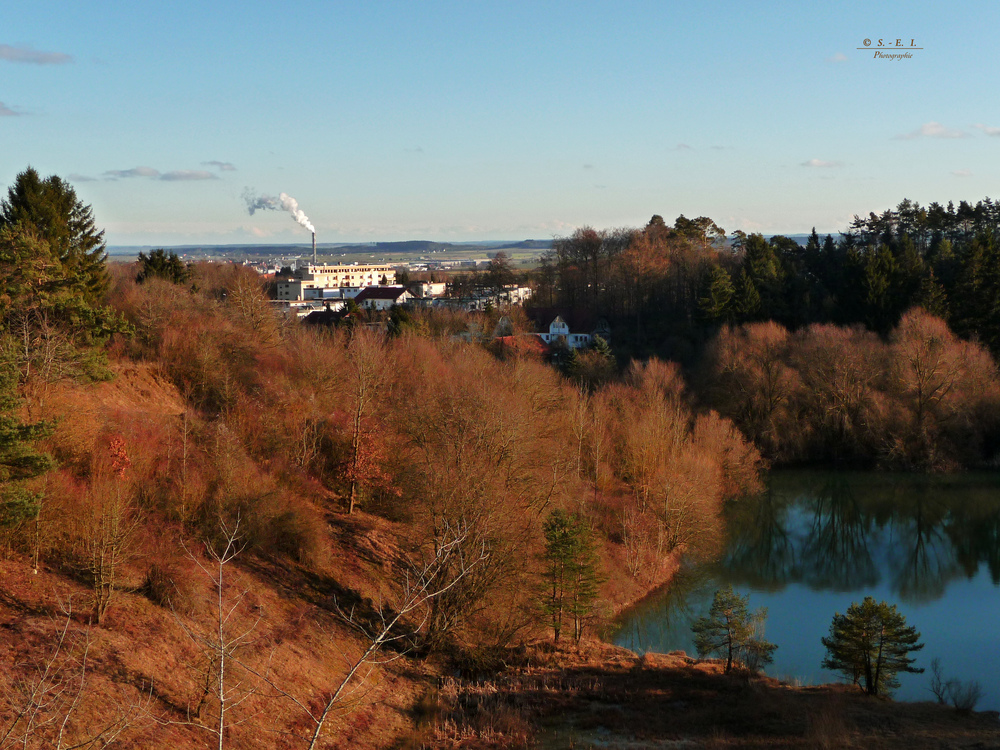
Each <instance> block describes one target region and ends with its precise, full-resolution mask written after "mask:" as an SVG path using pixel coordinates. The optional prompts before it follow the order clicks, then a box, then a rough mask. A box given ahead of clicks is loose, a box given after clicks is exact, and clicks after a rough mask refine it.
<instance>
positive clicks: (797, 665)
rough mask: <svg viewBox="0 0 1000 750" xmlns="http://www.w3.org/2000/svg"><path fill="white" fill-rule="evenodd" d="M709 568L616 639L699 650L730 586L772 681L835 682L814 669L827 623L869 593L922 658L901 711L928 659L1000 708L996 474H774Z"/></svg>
mask: <svg viewBox="0 0 1000 750" xmlns="http://www.w3.org/2000/svg"><path fill="white" fill-rule="evenodd" d="M725 520H726V528H727V542H726V546H725V550H724V551H723V552H722V554H721V555H720V556H719V558H718V559H717V560H714V561H711V562H702V563H694V562H689V563H687V564H686V565H685V566H684V568H683V569H682V571H681V572H680V574H679V575H678V576H677V578H676V579H675V580H674V582H673V583H672V584H671V585H670V586H669V587H668V588H667V589H665V590H664V591H662V592H660V593H658V594H656V595H654V596H651V597H649V598H648V599H646V600H645V601H643V602H641V603H640V604H639V605H637V606H636V607H634V608H633V609H631V610H629V611H627V612H625V613H624V614H623V616H622V618H621V619H620V621H619V625H618V628H617V629H616V632H615V633H614V634H613V636H612V637H613V641H614V642H615V643H617V644H619V645H621V646H625V647H626V648H630V649H633V650H636V651H639V652H645V651H657V652H667V651H672V650H676V649H683V650H684V651H687V652H688V653H689V654H692V655H693V654H694V653H695V652H696V649H695V646H694V639H693V637H692V634H691V624H692V623H693V622H694V621H695V620H696V619H697V618H699V617H701V616H703V615H706V614H707V613H708V609H709V606H710V605H711V602H712V597H713V594H714V592H715V590H716V589H718V588H720V587H721V586H724V585H726V584H731V585H732V586H733V588H734V589H735V590H736V591H737V592H738V593H740V594H749V595H750V608H751V609H756V608H757V607H761V606H764V607H767V609H768V618H767V632H766V637H767V639H768V640H770V641H772V642H773V643H776V644H778V650H777V651H776V652H775V659H774V663H773V664H772V665H771V666H770V667H768V669H767V672H768V674H771V675H774V676H776V677H781V678H785V679H789V680H798V681H799V682H800V683H802V684H819V683H825V682H836V681H839V680H840V679H841V677H840V675H839V674H838V673H834V672H829V671H827V670H824V669H821V668H820V663H821V662H822V660H823V657H824V656H825V653H826V649H825V648H824V647H823V645H822V643H821V642H820V638H822V637H823V636H826V635H828V634H829V629H830V621H831V620H832V618H833V615H834V613H835V612H840V613H843V612H844V611H846V609H847V608H848V606H850V604H851V603H852V602H860V601H861V600H862V599H863V598H864V597H865V596H868V595H871V596H873V597H875V599H876V600H877V601H881V600H885V601H887V602H889V603H890V604H896V605H898V607H899V611H900V612H901V613H902V614H903V615H904V616H905V617H906V621H907V624H909V625H913V626H914V627H916V628H917V630H919V631H920V633H921V636H922V639H921V640H922V642H923V643H924V644H926V645H925V647H924V648H923V650H921V651H920V652H918V653H916V654H914V655H915V656H916V657H917V662H916V663H915V665H914V666H917V667H924V668H925V669H926V670H927V671H926V672H925V673H924V674H900V675H899V680H900V683H901V686H900V688H899V689H898V690H897V691H896V693H895V696H896V698H897V699H898V700H934V696H933V695H932V694H931V692H930V691H929V690H928V686H929V685H930V661H931V659H933V658H934V657H938V658H939V659H940V660H941V667H942V672H943V673H944V675H945V677H957V678H959V679H961V680H970V679H974V680H978V681H979V682H980V684H981V685H982V686H983V688H984V690H985V691H986V692H985V695H984V697H983V699H982V700H981V701H980V703H979V705H978V708H979V709H980V710H983V709H991V710H1000V475H995V474H966V475H960V476H949V477H929V476H912V475H896V474H875V473H846V472H839V473H834V472H813V471H810V472H804V471H803V472H776V473H774V474H773V475H772V476H771V477H770V486H769V489H768V492H767V493H765V494H764V495H762V496H761V497H757V498H752V499H747V500H742V501H740V502H739V503H735V504H733V506H732V507H730V508H728V509H727V512H726V515H725Z"/></svg>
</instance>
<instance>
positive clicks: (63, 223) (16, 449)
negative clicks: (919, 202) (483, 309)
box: [0, 168, 1000, 750]
mask: <svg viewBox="0 0 1000 750" xmlns="http://www.w3.org/2000/svg"><path fill="white" fill-rule="evenodd" d="M904 208H905V210H904ZM932 208H933V207H932ZM939 208H940V207H937V208H933V210H932V209H928V210H926V211H924V210H923V209H919V208H918V207H915V206H913V205H910V204H906V206H903V205H902V204H901V207H900V209H899V210H898V211H896V212H889V213H888V214H886V215H883V216H879V217H876V216H872V217H871V218H870V219H868V220H864V221H861V220H859V221H858V222H856V226H852V227H851V229H850V230H849V231H848V232H847V233H845V235H844V236H843V237H842V239H841V241H840V242H839V243H835V242H834V241H833V240H832V238H829V237H828V238H827V239H826V240H825V241H823V242H821V241H820V240H819V239H818V237H814V238H813V240H811V241H810V243H809V245H808V246H807V247H805V248H799V247H798V246H795V247H792V245H791V244H789V243H787V242H783V241H782V240H781V238H772V239H771V240H770V241H765V240H764V239H763V238H762V237H760V236H759V235H750V236H746V237H744V236H741V235H737V236H736V240H735V243H734V244H731V245H730V244H726V243H725V242H724V240H725V234H724V233H723V231H722V230H721V229H720V228H719V227H717V226H716V225H715V224H714V223H713V222H711V221H710V220H708V219H695V220H686V219H684V218H683V217H680V218H679V219H678V220H677V222H676V223H675V225H674V226H673V227H667V226H666V225H665V224H664V223H663V222H662V220H657V218H656V217H654V220H653V221H652V222H650V224H649V225H648V226H647V227H645V228H644V229H642V230H635V231H624V230H623V231H618V232H597V231H594V230H589V229H583V230H580V231H578V232H576V233H575V234H574V235H573V236H571V237H569V238H566V239H564V240H560V241H559V242H557V243H556V245H555V250H554V253H553V255H552V256H551V257H550V258H548V259H547V260H546V262H545V263H543V265H542V267H541V269H539V271H538V273H537V275H536V278H535V281H534V283H535V284H536V298H537V299H539V300H541V301H542V304H546V305H548V307H550V308H553V309H554V308H560V307H561V308H564V309H566V310H568V311H569V314H573V313H578V314H589V315H590V316H591V317H596V316H601V317H605V318H606V319H607V320H608V321H609V322H610V323H611V324H612V331H613V340H612V347H613V350H601V351H594V352H588V353H585V354H583V355H581V356H580V358H579V359H577V360H576V364H575V365H572V366H570V367H567V366H566V361H565V360H564V361H562V366H561V368H560V367H554V366H553V365H552V363H551V362H548V361H545V360H544V359H542V358H540V357H538V356H537V355H536V354H535V353H533V352H532V351H530V350H524V351H522V350H520V349H518V348H516V347H514V348H509V347H498V346H497V345H496V343H495V342H493V341H492V340H491V338H490V337H489V336H483V335H478V336H470V335H462V334H463V332H464V333H468V332H469V331H479V332H480V333H482V332H484V331H490V330H493V328H494V326H495V324H496V323H497V317H498V313H499V311H491V312H487V313H462V312H456V311H448V310H437V309H427V310H412V311H395V312H394V313H392V314H391V315H389V316H388V320H380V319H377V317H371V316H366V315H364V314H360V313H356V314H352V315H350V316H347V317H346V318H345V319H343V320H342V321H341V322H340V324H339V325H335V326H329V327H327V326H305V325H302V324H300V323H298V322H297V321H296V320H295V319H294V318H288V317H282V316H279V315H276V314H275V313H274V310H273V309H272V306H271V304H270V301H269V299H268V295H267V291H266V290H267V286H266V283H265V281H264V280H263V279H261V278H260V277H259V276H257V275H256V273H254V272H252V271H250V270H248V269H246V268H244V267H241V266H238V265H234V264H212V263H196V264H191V265H183V264H180V263H179V262H177V259H176V258H171V257H170V256H169V255H168V254H166V253H163V252H154V253H151V254H150V255H148V256H147V255H145V254H143V255H142V256H141V257H140V261H139V262H138V263H114V264H112V263H108V261H107V259H106V257H105V254H104V239H103V232H102V231H101V230H100V229H99V228H98V227H97V225H96V223H95V219H94V216H93V212H92V209H91V208H90V207H89V206H87V205H86V204H84V203H83V202H82V201H80V200H79V199H78V198H77V196H76V194H75V192H74V190H73V188H72V186H70V185H69V184H68V183H67V182H65V181H64V180H62V179H60V178H59V177H57V176H51V177H47V178H43V177H42V176H41V175H39V174H38V173H37V172H36V171H35V170H33V169H30V168H29V169H28V170H26V171H25V172H23V173H21V174H20V175H18V177H17V180H16V181H15V183H14V185H12V186H11V187H10V188H9V190H8V193H7V196H6V198H5V199H4V200H3V201H2V203H0V277H2V278H3V279H4V286H3V289H2V294H0V571H2V572H0V626H2V627H3V628H4V629H5V631H4V632H5V634H6V635H5V636H4V638H3V639H2V643H0V696H3V700H2V702H0V749H2V750H7V749H8V748H13V747H19V748H42V747H45V748H59V749H60V750H63V749H68V748H71V747H102V746H107V745H109V744H114V743H117V745H118V746H122V747H147V746H150V743H154V742H155V743H156V744H159V745H164V744H167V743H168V744H170V746H172V747H178V748H184V747H201V746H205V745H206V743H208V744H209V745H211V746H212V747H219V748H223V747H231V748H251V747H257V746H259V745H258V744H255V743H256V742H257V741H258V739H259V737H260V736H261V735H262V733H266V734H267V736H268V737H269V740H268V746H269V747H276V748H285V747H287V748H320V747H327V748H334V747H383V746H387V745H389V744H391V743H392V742H394V741H395V739H394V738H396V737H398V736H400V735H402V734H405V733H406V732H408V731H412V730H413V724H414V719H413V716H414V706H415V705H417V704H418V703H419V702H420V701H421V700H422V699H423V698H422V696H424V695H425V693H426V691H427V690H428V689H429V685H431V683H432V682H433V680H434V676H435V675H441V674H446V673H449V672H450V671H453V670H456V669H457V670H461V671H464V672H466V673H470V672H471V673H480V672H482V671H489V670H490V669H495V668H497V666H498V665H502V664H503V663H504V659H506V658H507V655H508V654H509V653H510V649H511V648H514V647H517V646H518V645H519V644H523V643H525V642H529V641H531V640H537V639H540V638H549V637H551V638H554V639H559V638H562V639H563V640H575V641H577V642H579V641H580V639H581V638H582V637H583V636H584V634H585V633H586V634H588V635H591V634H594V633H596V632H597V631H598V629H599V627H600V626H601V624H602V623H606V622H608V621H609V620H610V619H611V618H612V617H613V616H614V614H615V613H616V611H618V610H619V609H620V608H622V607H624V606H626V605H627V604H629V603H631V602H634V601H635V600H636V599H638V598H639V597H641V596H642V595H643V594H645V593H646V592H648V591H649V590H650V589H652V588H654V587H655V586H657V585H659V584H661V583H663V582H664V581H666V580H667V579H668V578H669V576H670V574H671V572H672V571H673V569H674V566H676V564H677V559H678V555H679V553H680V552H681V551H684V552H688V553H693V554H698V553H699V552H704V553H710V552H711V551H712V550H713V549H714V548H715V546H716V544H717V543H718V536H719V534H720V521H719V517H720V513H721V511H722V509H723V506H724V504H726V503H737V504H738V502H739V498H741V497H744V496H746V495H747V494H750V493H754V492H757V491H759V490H760V489H761V486H762V485H761V475H762V472H763V470H764V469H765V468H766V466H767V462H768V461H779V462H781V461H784V462H794V461H809V460H830V461H846V462H859V463H865V462H868V463H873V464H876V465H880V466H886V467H895V468H920V469H934V470H950V469H957V468H960V467H963V466H970V465H981V464H986V463H988V462H989V461H990V460H991V459H992V458H993V457H994V456H995V453H996V450H997V447H998V426H997V425H998V414H1000V411H998V409H1000V390H998V385H997V377H996V366H995V364H994V361H993V358H992V356H991V347H992V346H994V345H995V342H996V339H995V337H992V336H991V334H990V331H995V328H994V327H993V322H992V317H991V316H992V315H993V314H994V312H993V307H991V306H990V304H991V302H990V301H991V300H992V299H996V296H995V295H993V292H992V291H991V290H992V289H993V287H992V286H991V285H993V284H995V283H998V280H997V279H998V277H997V274H996V270H997V263H996V258H995V253H996V246H995V242H994V240H993V229H994V228H995V226H994V225H995V222H996V220H997V214H996V211H995V205H994V204H992V203H989V202H985V203H981V204H977V206H976V207H975V208H973V209H968V207H967V206H966V205H965V204H962V206H960V208H959V209H958V210H957V211H956V210H951V209H947V210H944V209H941V210H938V209H939ZM970 211H971V213H970ZM914 217H915V218H914ZM792 244H794V243H792ZM493 271H494V273H496V271H497V270H496V269H493ZM502 278H506V277H505V276H504V277H502ZM970 290H975V294H973V292H972V291H970ZM848 295H855V296H853V297H849V296H848ZM857 295H861V296H860V297H858V296H857ZM991 295H992V296H991ZM988 302H990V304H988ZM848 310H849V311H851V314H847V311H848ZM511 317H512V318H513V324H512V325H513V326H514V327H515V328H516V329H517V330H519V331H524V330H527V329H528V328H529V327H530V320H529V318H528V317H527V316H525V315H518V314H513V315H511ZM953 331H954V332H953ZM612 351H613V354H614V355H615V356H612ZM658 355H662V356H658ZM667 356H670V357H675V358H676V359H678V360H679V363H678V362H675V361H670V360H669V359H668V358H667ZM687 382H691V383H693V384H694V387H693V388H689V387H688V385H687ZM456 721H457V720H456ZM440 726H445V727H447V726H451V727H452V730H449V731H452V732H453V735H449V736H448V737H445V736H443V735H441V736H438V735H432V736H430V737H429V738H428V737H427V736H422V735H421V736H420V737H422V738H418V739H417V740H415V742H417V743H418V744H417V745H415V746H432V747H447V746H457V744H453V745H449V744H448V743H449V742H452V741H454V742H455V743H457V740H456V739H455V738H456V737H458V736H459V735H460V734H461V733H460V732H458V730H457V729H454V727H455V726H456V724H455V723H454V722H452V724H448V722H444V723H443V724H441V725H440ZM434 731H438V730H434ZM441 731H444V730H441ZM480 731H486V730H485V729H483V728H482V727H480V728H477V727H476V726H468V727H466V728H465V729H462V732H467V733H471V734H466V735H461V736H466V737H468V736H477V735H476V732H480ZM490 731H492V730H490ZM455 732H458V734H455ZM421 742H423V743H428V742H429V743H430V744H424V745H420V744H419V743H421Z"/></svg>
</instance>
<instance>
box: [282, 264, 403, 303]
mask: <svg viewBox="0 0 1000 750" xmlns="http://www.w3.org/2000/svg"><path fill="white" fill-rule="evenodd" d="M395 283H396V271H395V269H393V268H392V267H391V266H363V265H358V264H337V265H329V266H318V265H312V264H310V265H307V266H305V267H303V268H299V269H296V271H295V277H294V278H292V279H282V280H279V281H278V284H277V286H278V289H277V292H278V300H279V301H292V300H310V299H338V298H343V297H353V296H354V295H355V294H357V292H358V290H361V289H364V288H366V287H370V286H390V285H393V284H395Z"/></svg>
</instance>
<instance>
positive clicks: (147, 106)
mask: <svg viewBox="0 0 1000 750" xmlns="http://www.w3.org/2000/svg"><path fill="white" fill-rule="evenodd" d="M88 6H89V7H88ZM94 6H98V7H94ZM998 28H1000V3H996V2H993V1H992V0H990V1H989V2H966V3H951V4H944V3H933V4H932V3H925V2H907V3H884V4H880V5H879V6H878V7H873V4H871V3H860V2H858V3H855V2H840V3H823V4H819V3H803V2H795V3H792V2H788V3H777V2H774V3H767V4H765V3H753V4H751V3H737V2H711V1H708V2H701V3H673V2H665V1H664V0H658V1H657V2H645V1H639V0H636V1H634V2H629V1H628V0H618V2H615V3H612V2H580V1H577V2H558V1H555V2H538V1H537V0H534V2H518V1H517V0H506V1H505V2H502V3H501V2H493V3H486V2H475V1H474V0H464V1H463V2H436V1H433V0H432V1H428V2H384V1H382V0H371V1H370V2H365V3H360V2H351V3H342V2H329V1H327V2H307V1H305V0H290V1H289V2H285V3H274V2H269V3H263V2H256V1H255V0H241V2H230V1H229V0H216V1H215V2H211V3H205V2H204V1H203V0H200V1H199V2H197V3H196V2H188V1H187V0H175V2H172V3H163V4H157V5H150V4H146V3H141V4H140V3H135V2H123V1H119V0H109V1H108V2H102V3H80V2H79V1H78V0H75V1H74V2H50V1H49V0H33V1H32V2H30V3H18V4H8V6H7V7H5V9H4V13H3V23H2V24H0V103H2V104H0V145H2V148H0V181H2V182H0V184H2V185H9V184H10V182H11V181H12V180H13V179H14V177H15V176H16V174H17V173H18V172H20V171H21V170H23V169H24V168H25V167H26V166H27V165H28V164H31V165H32V166H34V167H35V168H36V169H38V170H39V171H40V172H42V173H43V174H58V175H60V176H62V177H66V178H69V179H70V180H71V181H72V182H73V184H74V185H75V187H76V189H77V192H78V194H79V195H80V197H81V198H82V199H83V200H85V201H87V202H89V203H91V204H92V205H93V206H94V211H95V214H96V217H97V221H98V223H99V224H100V225H101V226H103V227H105V228H106V230H107V236H108V240H109V241H110V242H111V243H112V244H156V245H158V244H167V245H169V244H182V243H244V242H296V241H298V242H302V241H306V239H307V234H306V232H305V230H304V229H302V228H300V227H299V226H298V225H297V224H296V223H295V222H294V221H292V219H291V218H290V217H289V215H288V214H287V213H281V212H268V211H263V212H262V211H258V212H256V213H255V214H254V215H252V216H251V215H249V213H248V212H247V210H246V207H245V203H244V202H243V200H242V197H241V196H242V195H243V193H244V191H245V189H247V188H250V189H252V190H255V191H258V192H260V193H265V194H269V195H277V194H278V193H281V192H285V193H288V194H290V195H292V196H294V197H295V198H296V199H297V200H298V201H299V204H300V206H301V207H302V209H303V210H304V211H305V212H306V214H307V215H308V216H309V218H310V220H311V221H312V222H313V223H314V224H315V225H316V228H317V236H318V240H319V241H320V242H343V241H355V240H365V241H368V240H393V239H438V240H445V241H457V240H468V239H523V238H528V237H531V238H548V237H552V236H556V235H565V234H568V233H570V232H571V231H572V230H573V229H574V228H575V227H578V226H582V225H591V226H596V227H615V226H638V225H642V224H644V223H645V222H646V221H647V220H648V219H649V217H650V216H651V215H652V214H654V213H658V214H662V215H663V216H664V217H665V218H667V219H668V220H671V221H672V220H673V219H674V218H676V216H677V215H678V214H682V213H683V214H685V215H687V216H701V215H706V216H710V217H712V218H713V219H714V220H715V221H716V222H717V223H718V224H720V225H721V226H722V227H723V228H725V229H726V230H727V231H730V232H731V231H733V230H735V229H743V230H748V231H751V230H752V231H763V232H768V233H771V232H788V233H793V232H803V231H808V230H809V229H810V228H811V227H812V226H816V227H817V228H818V229H819V231H821V232H826V231H833V232H836V231H838V230H840V229H843V228H844V227H845V226H846V224H847V222H848V221H849V220H850V218H851V216H852V215H853V214H855V213H864V212H867V211H872V210H875V211H878V210H882V209H885V208H889V207H891V206H894V205H896V204H897V203H898V202H899V201H900V200H902V199H903V198H911V199H914V200H918V201H920V202H921V203H923V204H927V203H929V202H931V201H935V200H936V201H941V202H945V201H948V200H955V201H956V202H957V201H959V200H973V201H975V200H978V199H980V198H983V197H985V196H987V195H990V196H993V197H1000V196H998V191H997V189H996V188H997V185H998V178H1000V169H998V167H1000V96H998V95H997V92H996V84H995V83H994V80H993V79H994V78H995V71H996V69H997V62H998V59H1000V53H998V49H1000V45H998V44H997V42H996V40H995V34H996V29H998ZM865 38H869V39H871V40H872V42H873V49H874V47H875V46H876V45H877V42H878V39H880V38H881V39H883V40H884V42H885V43H886V44H889V43H894V42H895V39H896V38H901V39H903V43H904V44H909V42H910V39H915V40H916V44H917V46H919V47H923V48H924V49H922V50H918V51H915V52H913V57H912V58H911V59H904V60H885V59H883V60H876V59H874V54H873V52H872V51H871V50H857V49H856V48H857V47H861V46H862V42H863V40H864V39H865Z"/></svg>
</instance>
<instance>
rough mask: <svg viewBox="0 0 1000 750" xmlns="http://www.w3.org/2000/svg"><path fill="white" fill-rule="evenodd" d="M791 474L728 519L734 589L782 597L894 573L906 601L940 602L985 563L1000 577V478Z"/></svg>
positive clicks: (875, 581)
mask: <svg viewBox="0 0 1000 750" xmlns="http://www.w3.org/2000/svg"><path fill="white" fill-rule="evenodd" d="M981 481H982V480H981V478H980V480H979V481H978V482H977V481H976V478H974V477H966V478H964V480H943V479H938V478H933V477H911V476H903V477H900V476H884V475H870V474H868V475H858V474H847V473H818V472H809V473H794V474H793V473H788V474H779V475H776V476H775V477H774V478H773V479H772V481H771V486H770V488H769V490H768V491H767V492H766V493H764V494H763V495H761V496H760V497H756V498H752V499H747V500H743V501H741V502H739V503H734V504H733V505H732V507H731V508H729V510H728V511H727V514H726V526H727V529H728V535H729V544H728V547H727V550H726V552H725V554H724V555H723V557H722V559H721V560H720V565H721V567H722V569H723V570H724V571H725V575H726V577H727V578H728V579H730V580H731V582H733V583H734V584H742V585H745V586H750V587H753V588H755V589H758V590H761V591H779V590H781V589H782V588H784V587H785V586H787V585H789V584H792V583H801V584H804V585H806V586H808V587H809V588H811V589H814V590H819V591H824V590H830V591H854V590H862V589H870V588H873V587H875V586H877V585H879V584H880V583H882V582H883V581H882V577H883V576H886V577H887V579H888V580H887V583H888V585H889V587H890V589H891V590H892V592H893V593H894V594H895V595H896V596H897V597H898V598H899V599H900V600H901V601H904V602H912V603H917V602H925V601H933V600H935V599H938V598H940V597H941V596H943V595H944V592H945V589H946V588H947V585H948V582H949V581H951V580H953V579H955V578H958V577H967V578H971V577H972V576H973V575H974V574H975V573H976V571H977V570H978V568H979V565H980V564H981V563H984V564H986V565H987V566H988V567H989V570H990V573H991V575H992V577H993V580H994V582H995V583H996V582H997V581H998V580H1000V507H998V500H997V498H998V495H997V492H996V487H995V484H996V482H995V480H994V479H992V478H990V481H989V482H988V483H987V486H986V487H983V485H982V484H981Z"/></svg>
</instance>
